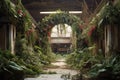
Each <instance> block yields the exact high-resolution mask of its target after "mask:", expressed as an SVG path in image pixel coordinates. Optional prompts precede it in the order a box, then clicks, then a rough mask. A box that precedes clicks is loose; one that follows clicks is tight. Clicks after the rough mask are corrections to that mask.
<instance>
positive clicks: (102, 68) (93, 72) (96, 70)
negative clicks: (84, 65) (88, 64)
mask: <svg viewBox="0 0 120 80" xmlns="http://www.w3.org/2000/svg"><path fill="white" fill-rule="evenodd" d="M88 75H89V76H90V77H91V78H96V79H102V80H103V79H104V80H119V79H120V56H119V55H117V56H113V55H112V56H111V57H110V58H108V59H105V60H104V62H103V63H101V64H95V65H93V66H92V68H91V69H90V70H89V72H88Z"/></svg>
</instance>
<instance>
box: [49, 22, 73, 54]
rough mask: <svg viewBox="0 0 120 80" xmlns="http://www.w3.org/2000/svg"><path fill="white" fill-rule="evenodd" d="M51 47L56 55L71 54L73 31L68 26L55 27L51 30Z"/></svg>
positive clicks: (59, 25)
mask: <svg viewBox="0 0 120 80" xmlns="http://www.w3.org/2000/svg"><path fill="white" fill-rule="evenodd" d="M50 37H51V39H50V45H51V49H52V51H53V52H54V53H70V52H71V49H70V47H71V46H72V29H71V26H69V25H67V24H58V25H55V26H54V27H53V28H52V30H51V36H50Z"/></svg>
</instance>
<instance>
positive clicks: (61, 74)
mask: <svg viewBox="0 0 120 80" xmlns="http://www.w3.org/2000/svg"><path fill="white" fill-rule="evenodd" d="M52 65H54V66H57V68H48V69H46V70H45V71H47V72H56V74H41V75H39V77H36V78H26V79H25V80H71V79H70V78H71V76H72V75H75V74H77V71H75V70H71V69H67V67H66V66H67V65H66V63H65V59H59V60H57V61H56V62H54V63H52Z"/></svg>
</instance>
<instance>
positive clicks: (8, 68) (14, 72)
mask: <svg viewBox="0 0 120 80" xmlns="http://www.w3.org/2000/svg"><path fill="white" fill-rule="evenodd" d="M14 59H15V56H14V55H13V54H11V53H10V52H9V51H1V50H0V79H2V80H9V79H12V80H16V79H17V78H19V79H18V80H20V79H23V78H24V71H23V70H24V69H23V68H22V67H21V66H20V65H18V64H17V63H16V62H14V61H13V60H14Z"/></svg>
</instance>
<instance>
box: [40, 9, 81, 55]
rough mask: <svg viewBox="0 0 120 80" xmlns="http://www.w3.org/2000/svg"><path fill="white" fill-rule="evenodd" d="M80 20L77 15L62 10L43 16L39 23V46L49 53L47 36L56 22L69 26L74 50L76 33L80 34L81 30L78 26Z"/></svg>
mask: <svg viewBox="0 0 120 80" xmlns="http://www.w3.org/2000/svg"><path fill="white" fill-rule="evenodd" d="M81 22H82V21H81V20H80V18H78V17H77V16H75V15H72V14H69V13H67V12H62V11H59V12H58V13H56V14H51V15H49V16H46V17H45V18H43V19H42V21H41V22H40V23H39V34H40V43H41V44H40V46H41V48H43V49H44V50H43V51H44V52H45V53H49V51H50V50H49V47H50V46H49V37H50V34H51V29H52V28H53V27H54V26H55V25H58V24H68V25H70V26H71V28H72V32H73V39H74V40H73V41H74V42H72V44H73V46H74V50H75V49H76V43H77V38H78V35H80V33H81V31H82V30H81V29H80V27H79V26H80V24H81Z"/></svg>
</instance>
